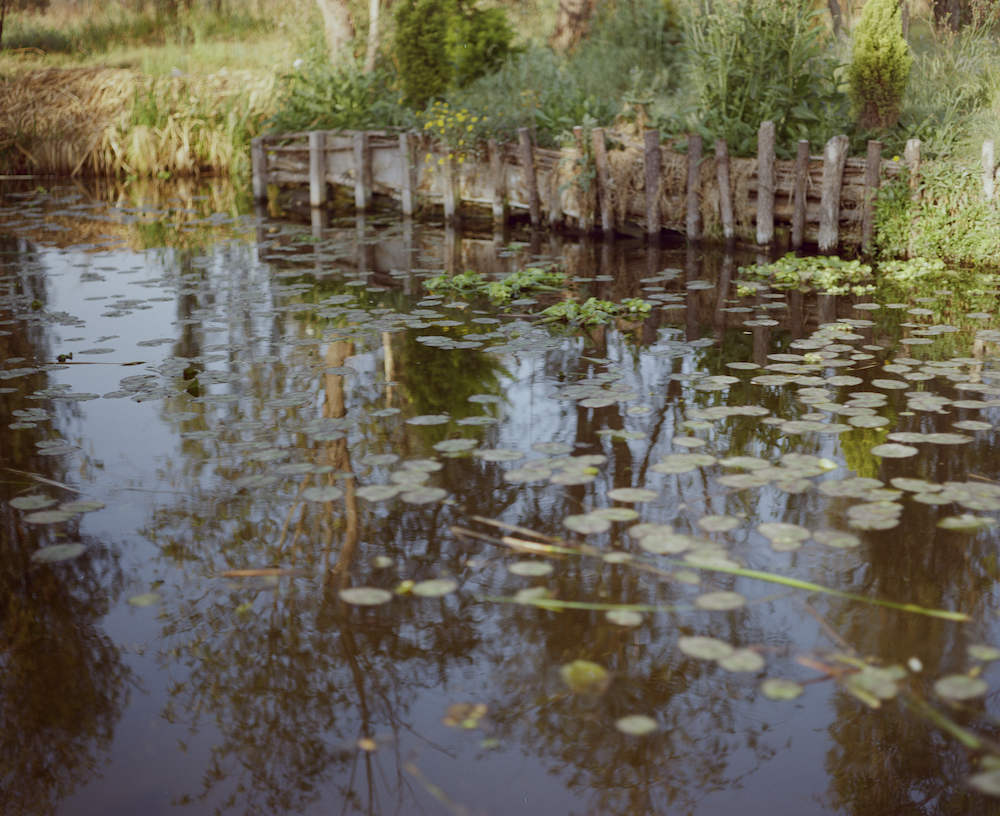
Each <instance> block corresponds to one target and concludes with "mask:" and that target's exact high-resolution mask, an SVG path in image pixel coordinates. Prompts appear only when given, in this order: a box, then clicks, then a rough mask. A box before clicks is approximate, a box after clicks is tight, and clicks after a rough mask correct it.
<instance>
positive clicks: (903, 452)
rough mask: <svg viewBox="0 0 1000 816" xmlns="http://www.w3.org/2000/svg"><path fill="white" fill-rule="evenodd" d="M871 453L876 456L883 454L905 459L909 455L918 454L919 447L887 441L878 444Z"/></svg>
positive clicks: (888, 456) (883, 455)
mask: <svg viewBox="0 0 1000 816" xmlns="http://www.w3.org/2000/svg"><path fill="white" fill-rule="evenodd" d="M870 453H872V454H873V455H874V456H882V457H884V458H886V459H905V458H907V457H909V456H916V455H917V449H916V448H914V447H911V446H910V445H900V444H897V443H895V442H886V443H885V444H884V445H876V446H875V447H874V448H872V449H871V451H870Z"/></svg>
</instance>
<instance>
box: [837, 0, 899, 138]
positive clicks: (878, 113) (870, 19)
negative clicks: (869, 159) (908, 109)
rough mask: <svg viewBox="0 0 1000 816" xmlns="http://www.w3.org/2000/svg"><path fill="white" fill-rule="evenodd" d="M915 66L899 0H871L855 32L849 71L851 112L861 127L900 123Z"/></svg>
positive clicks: (887, 126) (885, 126)
mask: <svg viewBox="0 0 1000 816" xmlns="http://www.w3.org/2000/svg"><path fill="white" fill-rule="evenodd" d="M912 65H913V57H912V56H910V48H909V46H908V45H907V44H906V40H904V39H903V23H902V17H901V13H900V9H899V3H898V2H897V0H868V2H867V3H865V8H864V11H863V12H862V13H861V21H860V22H859V23H858V26H857V29H856V30H855V32H854V53H853V56H852V58H851V64H850V66H849V67H848V71H847V76H848V80H849V82H850V94H851V113H852V115H853V116H854V118H855V119H856V120H857V121H858V123H859V124H860V125H861V127H863V128H869V129H870V128H890V127H892V126H893V125H895V124H896V122H897V121H898V119H899V113H900V109H901V107H902V104H903V94H904V93H905V92H906V83H907V80H908V79H909V76H910V68H911V67H912Z"/></svg>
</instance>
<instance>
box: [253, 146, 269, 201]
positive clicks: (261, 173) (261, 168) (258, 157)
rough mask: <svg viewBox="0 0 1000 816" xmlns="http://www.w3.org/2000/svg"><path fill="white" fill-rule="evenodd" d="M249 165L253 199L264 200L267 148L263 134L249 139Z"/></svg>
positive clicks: (265, 194)
mask: <svg viewBox="0 0 1000 816" xmlns="http://www.w3.org/2000/svg"><path fill="white" fill-rule="evenodd" d="M250 166H251V168H252V170H251V176H252V178H253V200H254V201H264V200H265V199H266V198H267V148H265V147H264V137H263V136H255V137H254V138H253V139H251V140H250Z"/></svg>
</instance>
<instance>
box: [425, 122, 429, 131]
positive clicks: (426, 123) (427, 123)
mask: <svg viewBox="0 0 1000 816" xmlns="http://www.w3.org/2000/svg"><path fill="white" fill-rule="evenodd" d="M430 126H431V122H425V123H424V130H427V128H429V127H430Z"/></svg>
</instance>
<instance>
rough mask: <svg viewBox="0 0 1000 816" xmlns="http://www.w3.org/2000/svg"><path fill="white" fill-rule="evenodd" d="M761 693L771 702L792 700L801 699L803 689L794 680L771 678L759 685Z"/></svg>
mask: <svg viewBox="0 0 1000 816" xmlns="http://www.w3.org/2000/svg"><path fill="white" fill-rule="evenodd" d="M760 690H761V693H762V694H763V695H764V696H765V697H770V698H771V699H772V700H794V699H795V698H796V697H801V696H802V692H803V691H805V689H803V688H802V686H801V685H799V684H798V683H796V682H795V681H794V680H787V679H785V678H783V677H772V678H770V679H769V680H765V681H764V682H763V683H761V684H760Z"/></svg>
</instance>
